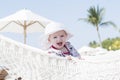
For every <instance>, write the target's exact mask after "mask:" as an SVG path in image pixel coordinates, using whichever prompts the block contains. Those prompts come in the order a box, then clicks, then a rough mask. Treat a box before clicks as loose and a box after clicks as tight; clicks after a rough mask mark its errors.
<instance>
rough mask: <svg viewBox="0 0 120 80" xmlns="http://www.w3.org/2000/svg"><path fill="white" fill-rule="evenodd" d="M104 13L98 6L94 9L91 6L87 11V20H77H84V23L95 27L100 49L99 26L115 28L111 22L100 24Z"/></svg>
mask: <svg viewBox="0 0 120 80" xmlns="http://www.w3.org/2000/svg"><path fill="white" fill-rule="evenodd" d="M104 11H105V9H104V8H99V6H97V8H95V6H93V7H90V8H89V9H88V15H87V18H79V20H84V21H85V22H88V23H90V24H92V25H93V26H95V28H96V30H97V34H98V38H99V42H100V46H101V47H102V43H101V36H100V32H99V26H101V25H112V26H113V27H116V25H115V24H114V23H113V22H111V21H106V22H102V21H103V14H104Z"/></svg>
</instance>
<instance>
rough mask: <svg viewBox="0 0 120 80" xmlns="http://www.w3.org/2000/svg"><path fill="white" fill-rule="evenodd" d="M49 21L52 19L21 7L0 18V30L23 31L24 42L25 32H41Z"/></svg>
mask: <svg viewBox="0 0 120 80" xmlns="http://www.w3.org/2000/svg"><path fill="white" fill-rule="evenodd" d="M51 22H53V21H51V20H49V19H46V18H44V17H42V16H39V15H38V14H35V13H33V12H32V11H30V10H27V9H23V10H20V11H18V12H16V13H14V14H12V15H10V16H8V17H5V18H2V19H0V32H17V33H23V34H24V43H26V35H27V32H29V33H32V32H41V31H43V30H44V28H45V26H46V25H48V24H49V23H51Z"/></svg>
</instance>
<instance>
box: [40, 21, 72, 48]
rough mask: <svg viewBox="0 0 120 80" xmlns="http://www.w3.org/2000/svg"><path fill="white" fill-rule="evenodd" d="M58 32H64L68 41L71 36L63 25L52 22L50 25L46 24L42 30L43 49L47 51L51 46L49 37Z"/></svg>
mask: <svg viewBox="0 0 120 80" xmlns="http://www.w3.org/2000/svg"><path fill="white" fill-rule="evenodd" d="M60 30H64V31H65V32H66V33H67V40H69V39H70V38H71V37H72V36H73V35H72V34H71V33H70V32H69V31H68V29H66V28H65V25H64V24H62V23H58V22H52V23H50V24H48V25H47V26H46V27H45V30H44V37H43V39H42V40H43V41H42V46H43V48H44V49H48V48H49V47H50V46H51V44H50V42H49V41H48V38H49V35H50V34H53V33H55V32H57V31H60Z"/></svg>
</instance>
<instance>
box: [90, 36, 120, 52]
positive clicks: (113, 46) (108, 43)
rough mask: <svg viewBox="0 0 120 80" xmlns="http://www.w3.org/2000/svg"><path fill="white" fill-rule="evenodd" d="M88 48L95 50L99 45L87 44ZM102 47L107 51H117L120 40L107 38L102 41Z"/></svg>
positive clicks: (95, 43) (119, 47) (94, 43)
mask: <svg viewBox="0 0 120 80" xmlns="http://www.w3.org/2000/svg"><path fill="white" fill-rule="evenodd" d="M89 46H90V47H93V48H96V47H99V44H98V43H97V42H95V41H93V42H90V43H89ZM102 47H103V48H105V49H107V50H119V49H120V38H119V37H116V38H112V39H110V38H108V39H105V40H104V41H102Z"/></svg>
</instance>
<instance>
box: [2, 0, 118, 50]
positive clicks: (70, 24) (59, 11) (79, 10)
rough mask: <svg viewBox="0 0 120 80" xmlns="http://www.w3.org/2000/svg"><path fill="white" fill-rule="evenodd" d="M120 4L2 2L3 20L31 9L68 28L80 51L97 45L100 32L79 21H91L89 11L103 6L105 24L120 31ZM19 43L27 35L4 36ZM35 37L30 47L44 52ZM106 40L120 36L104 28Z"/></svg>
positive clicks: (109, 0)
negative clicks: (88, 15)
mask: <svg viewBox="0 0 120 80" xmlns="http://www.w3.org/2000/svg"><path fill="white" fill-rule="evenodd" d="M119 3H120V1H119V0H87V1H86V0H2V1H1V2H0V18H4V17H7V16H9V15H11V14H13V13H15V12H17V11H19V10H21V9H29V10H31V11H32V12H34V13H36V14H38V15H40V16H43V17H45V18H47V19H50V20H53V21H56V22H60V23H63V24H65V26H66V27H67V28H68V29H69V31H70V32H71V33H72V34H73V35H74V37H73V38H71V39H70V42H71V44H72V45H73V46H74V47H75V48H77V49H79V48H81V47H83V46H88V44H89V42H91V41H97V42H99V40H98V36H97V32H96V28H95V27H94V26H92V25H91V24H88V23H86V22H84V21H78V19H79V18H86V17H87V14H88V13H87V10H88V9H89V8H90V7H91V6H97V5H99V7H100V8H105V14H104V19H103V21H113V22H114V23H115V24H116V25H117V26H118V28H120V22H119V21H120V10H119V8H120V4H119ZM0 34H2V35H4V36H7V37H9V38H11V39H14V40H16V41H20V42H23V35H22V34H18V33H0ZM41 34H42V33H32V34H28V35H27V44H28V45H30V46H33V47H37V48H41V46H40V35H41ZM100 35H101V38H102V40H105V39H107V38H115V37H120V33H119V32H118V31H116V30H115V29H114V28H113V27H112V26H103V27H100Z"/></svg>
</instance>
